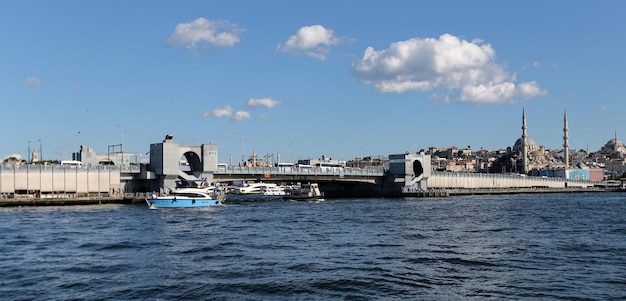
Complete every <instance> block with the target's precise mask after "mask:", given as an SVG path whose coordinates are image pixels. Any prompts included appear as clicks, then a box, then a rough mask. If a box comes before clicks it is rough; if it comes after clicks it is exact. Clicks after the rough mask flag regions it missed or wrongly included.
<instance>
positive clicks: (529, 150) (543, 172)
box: [511, 108, 626, 181]
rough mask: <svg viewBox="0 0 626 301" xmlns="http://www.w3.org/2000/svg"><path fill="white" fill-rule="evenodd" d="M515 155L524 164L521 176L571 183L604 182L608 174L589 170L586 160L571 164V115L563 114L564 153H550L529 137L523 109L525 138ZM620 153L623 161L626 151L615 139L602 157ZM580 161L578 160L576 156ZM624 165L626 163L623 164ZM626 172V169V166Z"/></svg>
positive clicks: (604, 148)
mask: <svg viewBox="0 0 626 301" xmlns="http://www.w3.org/2000/svg"><path fill="white" fill-rule="evenodd" d="M511 151H512V154H513V155H514V158H515V159H516V160H517V161H521V164H520V173H522V174H529V175H538V176H548V177H562V178H567V179H577V180H591V181H602V180H603V179H604V170H603V169H601V168H589V167H588V166H587V164H585V162H584V160H582V158H578V160H577V162H575V163H574V164H571V162H570V159H571V158H572V156H571V155H570V149H569V126H568V121H567V111H565V112H564V114H563V149H562V150H552V151H549V150H546V149H545V147H543V146H538V145H537V143H536V142H535V140H533V139H532V138H530V137H529V136H528V132H527V126H526V110H525V108H524V109H522V136H521V137H520V138H519V139H517V140H516V141H515V144H514V146H513V148H512V150H511ZM615 152H617V153H619V154H620V156H621V157H622V158H624V157H626V147H625V146H624V144H623V143H622V142H621V141H619V140H618V139H617V133H616V134H615V138H613V139H611V140H609V142H607V143H606V145H604V147H602V149H601V150H600V151H599V153H615ZM574 157H577V156H574ZM622 161H623V160H622ZM625 168H626V165H625Z"/></svg>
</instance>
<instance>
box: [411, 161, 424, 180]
mask: <svg viewBox="0 0 626 301" xmlns="http://www.w3.org/2000/svg"><path fill="white" fill-rule="evenodd" d="M423 174H424V167H423V166H422V162H420V160H415V161H413V176H414V177H415V178H417V177H419V176H421V175H423Z"/></svg>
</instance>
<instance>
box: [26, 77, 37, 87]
mask: <svg viewBox="0 0 626 301" xmlns="http://www.w3.org/2000/svg"><path fill="white" fill-rule="evenodd" d="M23 85H24V86H25V87H28V86H37V87H39V86H41V80H40V79H39V78H36V77H29V78H27V79H26V80H25V81H24V84H23Z"/></svg>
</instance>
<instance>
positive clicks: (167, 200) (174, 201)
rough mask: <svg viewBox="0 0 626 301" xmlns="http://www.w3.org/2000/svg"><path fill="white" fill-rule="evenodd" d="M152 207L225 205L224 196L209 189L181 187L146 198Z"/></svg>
mask: <svg viewBox="0 0 626 301" xmlns="http://www.w3.org/2000/svg"><path fill="white" fill-rule="evenodd" d="M146 204H147V205H148V207H149V208H150V209H159V208H191V207H213V206H223V205H224V198H223V197H222V196H220V195H214V194H213V193H212V191H211V190H209V189H202V188H181V189H176V190H173V191H172V192H171V193H170V194H169V195H167V196H160V197H157V196H152V198H149V199H146Z"/></svg>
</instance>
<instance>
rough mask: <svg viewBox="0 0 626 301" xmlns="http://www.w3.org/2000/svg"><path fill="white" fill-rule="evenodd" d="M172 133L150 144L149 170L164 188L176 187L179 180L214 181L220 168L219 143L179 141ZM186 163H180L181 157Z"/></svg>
mask: <svg viewBox="0 0 626 301" xmlns="http://www.w3.org/2000/svg"><path fill="white" fill-rule="evenodd" d="M172 139H173V137H172V136H170V135H167V136H165V139H164V140H163V142H162V143H153V144H150V170H151V171H152V172H154V175H155V176H156V177H157V180H158V181H159V184H160V187H161V188H167V189H173V188H175V187H176V181H177V180H199V179H203V178H206V180H207V182H209V183H211V182H213V173H214V172H215V171H217V145H215V144H212V143H209V144H201V145H190V144H178V143H175V142H173V141H172ZM183 156H184V157H185V159H186V160H187V164H186V165H184V166H181V158H182V157H183Z"/></svg>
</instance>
